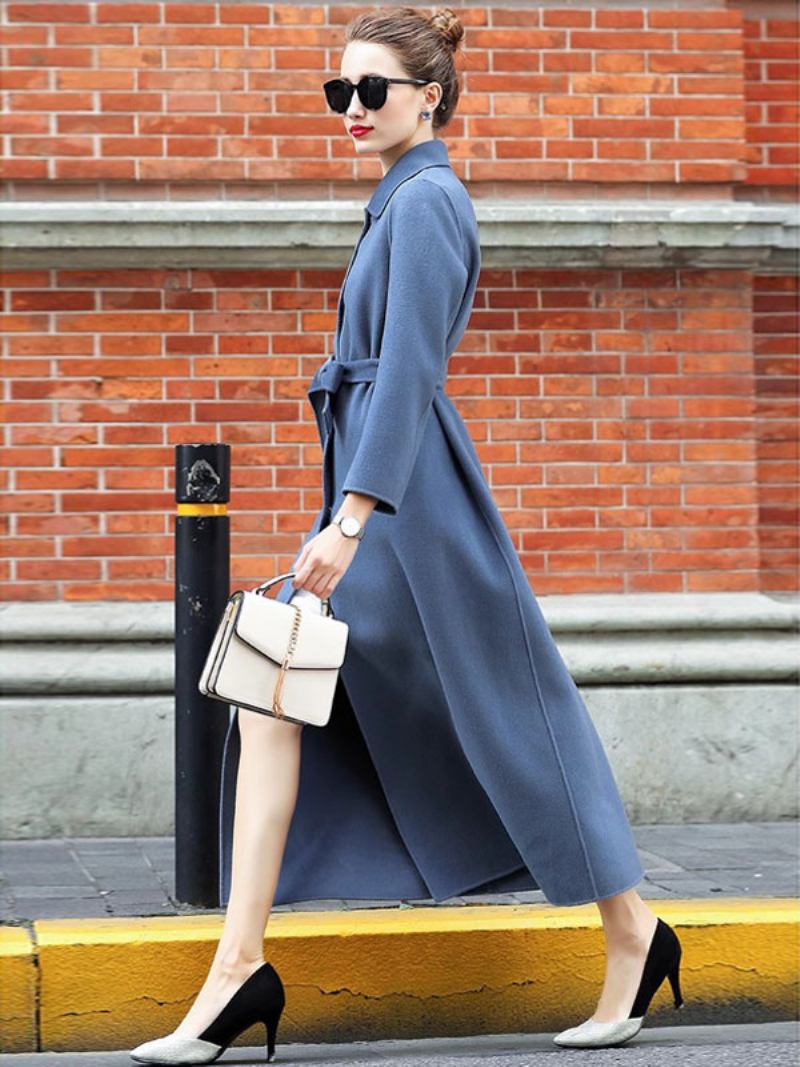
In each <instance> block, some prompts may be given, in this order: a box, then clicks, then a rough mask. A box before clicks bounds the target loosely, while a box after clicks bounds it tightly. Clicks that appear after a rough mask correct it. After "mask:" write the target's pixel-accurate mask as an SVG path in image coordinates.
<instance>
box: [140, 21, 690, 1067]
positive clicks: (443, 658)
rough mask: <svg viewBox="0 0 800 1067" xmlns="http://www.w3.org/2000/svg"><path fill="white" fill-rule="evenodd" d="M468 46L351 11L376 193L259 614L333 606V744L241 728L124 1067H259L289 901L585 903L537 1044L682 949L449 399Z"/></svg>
mask: <svg viewBox="0 0 800 1067" xmlns="http://www.w3.org/2000/svg"><path fill="white" fill-rule="evenodd" d="M462 35H463V29H462V27H461V24H460V22H459V21H458V19H457V18H456V17H455V15H454V14H453V12H452V11H451V10H450V9H449V8H445V9H442V10H440V11H438V12H437V13H436V14H435V15H434V17H433V18H432V19H428V18H427V17H425V16H423V15H420V14H418V13H417V12H415V11H414V10H413V9H410V8H400V9H396V8H395V9H387V10H385V11H377V12H369V13H366V14H362V15H360V16H359V17H358V18H356V19H355V20H354V21H353V22H352V23H351V24H350V25H349V26H348V28H347V37H346V48H345V51H344V54H343V58H342V69H341V78H340V79H333V80H332V81H330V82H328V83H326V85H325V92H326V97H327V101H328V103H329V105H330V106H331V107H332V108H333V109H334V110H335V111H337V112H339V113H341V114H342V121H343V123H344V126H345V129H346V130H347V132H348V135H349V136H350V137H351V138H352V141H353V146H354V150H355V151H356V152H357V153H359V154H361V155H365V154H369V153H373V152H374V153H377V154H378V156H379V158H380V160H381V164H382V168H383V178H382V180H381V182H380V183H379V184H378V186H377V188H376V190H375V192H374V193H373V196H372V197H371V199H370V201H369V203H368V205H367V207H366V209H365V225H364V229H363V231H362V234H361V236H360V237H359V241H358V243H357V245H356V248H355V251H354V253H353V257H352V259H351V262H350V265H349V266H348V269H347V273H346V275H345V280H344V283H343V286H342V293H341V295H340V301H339V308H338V314H337V326H336V339H335V344H334V353H333V356H332V357H331V358H330V359H329V360H327V361H326V362H325V363H324V364H323V366H322V367H321V368H320V369H319V370H318V371H317V373H316V375H315V376H314V380H313V381H312V384H311V387H310V388H309V398H310V400H311V403H312V406H313V408H314V413H315V416H316V419H317V425H318V429H319V432H320V439H321V441H322V443H323V445H324V462H323V484H324V504H323V507H322V510H321V511H320V514H319V515H318V516H317V519H316V521H315V523H314V526H313V527H312V530H311V532H310V534H309V535H308V537H307V539H306V541H305V543H304V546H303V548H302V551H301V552H300V554H299V556H298V557H297V559H296V561H295V563H294V566H293V570H294V571H295V572H296V573H295V577H294V581H293V583H292V584H289V583H284V585H283V586H282V587H281V589H280V592H279V594H278V599H280V600H284V601H286V600H288V599H290V598H291V597H295V598H296V599H297V603H298V604H299V605H300V606H301V607H303V608H304V609H305V610H318V609H319V606H320V599H321V598H329V597H330V598H331V604H332V606H333V607H334V613H335V614H336V615H337V616H338V617H340V618H343V619H345V620H346V621H347V622H348V624H349V627H350V630H349V635H348V647H347V654H346V657H345V663H344V664H343V666H342V668H341V671H340V679H339V680H340V685H338V686H337V693H336V700H335V705H334V711H333V714H332V716H331V720H330V722H329V723H328V725H327V726H326V727H325V728H324V729H317V730H312V731H305V733H303V738H304V741H303V760H302V775H301V760H300V738H301V732H302V726H299V725H297V724H294V723H289V722H285V721H280V720H277V719H274V718H271V717H269V716H265V715H259V714H258V713H254V712H251V711H249V710H247V709H236V711H235V713H234V718H233V719H232V721H231V728H230V730H229V734H228V740H227V742H226V764H225V775H224V790H223V792H224V794H225V798H226V799H225V803H223V813H222V828H223V853H224V854H225V858H224V863H223V879H222V894H221V895H222V897H223V900H226V899H227V912H226V917H225V925H224V929H223V933H222V936H221V939H220V942H219V946H218V948H217V952H216V956H215V958H214V961H213V963H212V966H211V969H210V972H209V975H208V977H207V979H206V982H205V984H204V985H203V988H202V989H201V990H200V993H199V995H198V997H197V999H196V1001H195V1003H194V1004H193V1006H192V1008H191V1010H190V1011H189V1013H188V1014H187V1016H186V1017H185V1019H184V1020H183V1022H182V1023H181V1024H180V1026H179V1027H178V1028H177V1030H175V1031H174V1033H173V1034H171V1035H169V1036H167V1037H166V1038H162V1039H160V1040H157V1041H151V1042H147V1043H146V1044H144V1045H141V1046H139V1047H138V1048H137V1049H134V1050H133V1053H132V1055H133V1056H134V1058H135V1059H137V1060H140V1061H142V1062H146V1063H206V1062H210V1061H211V1060H212V1059H214V1058H216V1056H217V1055H219V1054H220V1052H221V1051H222V1048H224V1047H226V1046H227V1044H228V1043H230V1041H232V1040H233V1039H234V1038H235V1037H236V1036H237V1035H238V1034H239V1033H241V1032H242V1031H243V1030H244V1029H245V1028H246V1027H247V1026H248V1025H251V1024H252V1023H253V1022H255V1021H259V1020H260V1021H263V1022H264V1023H265V1024H266V1025H267V1032H268V1056H269V1057H270V1058H271V1054H272V1049H273V1048H274V1038H275V1029H276V1026H277V1020H278V1017H279V1015H280V1009H281V1008H282V1006H283V989H282V986H281V984H280V979H279V978H278V976H277V974H276V973H275V971H274V969H273V968H272V967H271V965H270V964H269V963H265V962H264V959H263V935H264V929H265V926H266V922H267V919H268V916H269V913H270V909H271V907H272V905H273V904H274V903H284V902H288V901H297V900H305V899H320V898H327V897H361V898H363V897H371V898H376V899H395V900H396V899H401V898H409V897H411V898H415V897H430V896H433V897H434V898H435V899H436V900H444V899H447V898H448V897H450V896H454V895H469V894H470V893H476V892H486V891H489V890H492V891H495V892H498V891H500V892H502V891H504V890H514V889H517V890H519V889H528V888H538V887H541V889H542V891H543V892H544V894H545V896H546V897H547V899H548V901H549V902H550V903H554V904H582V903H587V902H589V901H596V903H597V906H598V908H599V910H600V914H601V917H602V922H603V930H604V934H605V942H606V948H607V958H606V972H605V982H604V985H603V989H602V992H601V994H600V998H599V1001H598V1004H597V1008H596V1009H595V1012H594V1014H593V1015H592V1016H591V1018H590V1019H587V1020H586V1021H585V1022H583V1023H582V1024H581V1025H579V1026H576V1027H572V1028H570V1029H569V1030H565V1031H563V1032H562V1033H561V1034H558V1035H557V1036H556V1037H555V1039H554V1040H555V1041H556V1043H557V1044H559V1045H573V1046H579V1045H583V1046H588V1045H591V1046H602V1045H612V1044H619V1043H621V1042H622V1041H626V1040H628V1039H629V1038H630V1037H632V1036H634V1035H635V1034H636V1033H637V1032H638V1030H639V1029H640V1027H641V1024H642V1019H643V1016H644V1014H645V1012H646V1010H647V1007H648V1004H649V1002H650V998H651V997H652V995H653V993H654V992H655V991H656V989H657V988H658V987H659V986H660V985H661V983H662V982H663V980H664V978H665V977H669V978H670V982H671V983H672V988H673V993H674V996H675V1002H676V1006H679V1001H680V991H679V986H678V964H679V959H680V943H679V941H678V939H677V937H676V935H675V933H674V931H673V930H672V928H671V927H669V926H668V925H667V924H666V923H664V922H663V921H662V920H661V919H659V918H658V917H657V916H656V915H655V914H654V913H653V912H652V911H651V909H650V908H649V906H648V905H647V904H646V903H645V902H644V901H643V900H642V898H641V897H640V896H639V894H638V893H637V892H636V890H635V888H634V886H635V885H636V884H637V883H638V882H639V881H640V880H641V878H642V877H643V874H644V872H643V869H642V866H641V863H640V860H639V857H638V853H637V851H636V847H635V843H634V840H633V836H632V833H631V830H630V826H629V824H628V821H627V818H626V815H625V812H624V809H623V806H622V803H621V800H620V797H619V794H618V792H617V788H616V784H615V781H614V778H613V775H612V772H611V768H610V766H609V764H608V761H607V758H606V756H605V753H604V751H603V749H602V746H601V743H600V740H599V737H598V735H597V732H596V730H595V728H594V726H593V724H592V722H591V719H590V718H589V715H588V712H587V710H586V707H585V705H584V704H583V701H582V699H581V697H580V694H579V693H578V690H577V687H576V686H575V684H574V682H573V681H572V679H571V677H570V675H569V672H568V670H567V668H566V665H565V664H564V661H563V659H562V658H561V656H560V654H559V652H558V649H557V648H556V646H555V644H554V642H553V640H552V636H551V634H550V632H549V630H548V628H547V626H546V624H545V622H544V619H543V616H542V614H541V611H540V610H539V607H538V604H537V602H536V599H535V597H534V595H533V594H532V592H531V589H530V586H529V584H528V581H527V578H526V576H525V574H524V572H523V570H522V567H521V564H520V562H519V560H518V558H517V556H516V552H515V550H514V546H513V543H512V541H511V539H510V537H509V535H508V532H507V530H506V528H505V525H504V523H503V520H502V518H501V517H500V515H499V512H498V510H497V508H496V506H495V504H494V501H493V499H492V496H491V493H490V491H489V488H488V486H487V484H486V481H485V479H484V477H483V473H482V469H481V465H480V462H479V460H478V457H477V453H476V452H475V449H474V446H473V444H472V440H471V438H470V435H469V433H468V431H467V429H466V426H465V424H464V423H463V421H462V419H461V417H460V415H459V413H458V411H457V410H456V408H455V406H454V404H453V403H452V402H451V401H450V399H449V398H448V397H447V396H446V394H445V392H444V381H445V378H446V368H447V361H448V360H449V357H450V355H451V353H452V351H453V350H454V348H455V347H456V345H457V344H458V342H459V341H460V339H461V337H462V335H463V333H464V331H465V329H466V325H467V321H468V319H469V317H470V313H471V309H472V301H473V296H474V293H475V288H476V285H477V280H478V273H479V270H480V248H479V242H478V232H477V224H476V221H475V215H474V211H473V209H472V204H471V202H470V200H469V196H468V194H467V192H466V189H465V188H464V186H463V184H462V183H461V182H460V180H459V179H458V178H457V177H456V175H455V174H454V172H453V170H452V168H451V167H450V163H449V159H448V154H447V149H446V147H445V146H444V144H443V142H442V141H439V140H437V139H436V138H434V136H433V130H434V129H438V128H441V127H442V126H444V125H445V124H446V123H447V122H448V121H449V119H450V117H451V116H452V114H453V112H454V109H455V105H456V102H457V100H458V85H457V79H456V72H455V67H454V61H453V57H454V52H455V50H456V47H457V45H458V42H459V40H460V39H461V37H462ZM379 365H380V369H378V367H379ZM336 504H338V506H337V507H334V505H336ZM331 516H333V517H332V519H331ZM367 526H369V530H367V529H366V528H367ZM265 782H266V783H268V788H265V784H264V783H265ZM234 789H235V795H234V793H233V790H234ZM453 797H457V798H458V799H457V803H455V804H454V803H453ZM234 801H235V805H234ZM234 806H235V819H233V818H232V815H231V812H232V810H233V808H234ZM231 841H232V844H231ZM534 873H535V875H536V880H535V879H534V878H533V874H534Z"/></svg>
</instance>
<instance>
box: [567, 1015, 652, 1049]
mask: <svg viewBox="0 0 800 1067" xmlns="http://www.w3.org/2000/svg"><path fill="white" fill-rule="evenodd" d="M641 1028H642V1019H620V1020H618V1021H617V1022H613V1023H599V1022H596V1021H595V1020H594V1019H587V1020H586V1021H585V1022H582V1023H581V1024H580V1026H571V1027H570V1028H569V1030H562V1031H561V1033H560V1034H556V1036H555V1037H554V1038H553V1041H554V1042H555V1044H556V1045H564V1046H568V1047H571V1048H604V1047H606V1046H608V1045H621V1044H622V1042H623V1041H629V1040H630V1039H631V1038H632V1037H635V1036H636V1034H638V1033H639V1031H640V1030H641Z"/></svg>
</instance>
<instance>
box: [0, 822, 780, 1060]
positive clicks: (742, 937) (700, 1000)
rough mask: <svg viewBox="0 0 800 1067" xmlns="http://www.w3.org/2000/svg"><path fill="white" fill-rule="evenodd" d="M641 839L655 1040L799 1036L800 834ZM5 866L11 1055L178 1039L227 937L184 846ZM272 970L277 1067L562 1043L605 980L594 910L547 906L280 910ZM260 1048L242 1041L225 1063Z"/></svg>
mask: <svg viewBox="0 0 800 1067" xmlns="http://www.w3.org/2000/svg"><path fill="white" fill-rule="evenodd" d="M634 834H635V836H636V841H637V844H638V847H639V850H640V854H641V857H642V862H643V865H644V867H645V872H646V875H645V879H644V881H643V882H642V883H641V884H640V886H639V887H638V889H639V891H640V893H641V895H642V896H643V897H644V898H646V899H650V900H652V901H654V902H655V903H654V904H653V909H654V910H655V911H656V913H657V914H659V915H660V916H661V917H662V918H663V919H664V920H665V921H666V922H668V923H670V924H671V925H672V926H673V927H674V928H675V929H676V930H677V931H678V933H679V936H680V938H681V942H682V945H683V958H682V964H681V968H682V969H681V975H682V977H681V984H682V992H683V996H684V1000H685V1005H684V1008H683V1009H682V1010H681V1011H680V1012H676V1011H675V1009H674V1006H673V1002H672V996H671V993H670V991H669V988H668V984H667V983H666V982H665V983H664V985H663V986H662V987H661V988H660V989H659V991H658V992H657V994H656V996H655V998H654V1001H653V1004H652V1005H651V1008H650V1011H649V1012H648V1025H649V1026H650V1027H664V1026H666V1027H677V1028H679V1029H680V1028H681V1027H684V1026H687V1027H698V1026H707V1025H710V1024H713V1025H718V1026H724V1025H726V1024H741V1023H768V1022H777V1021H786V1020H792V1019H796V1018H797V1015H798V989H799V988H800V981H799V978H800V976H799V975H798V948H797V945H798V931H799V930H800V901H798V896H800V886H799V885H798V882H799V880H800V876H799V874H798V851H799V850H798V824H797V823H795V822H789V821H786V822H770V823H745V824H710V825H709V824H703V825H700V824H695V825H679V826H667V825H650V826H635V827H634ZM0 854H1V856H2V881H1V882H0V890H1V891H2V923H3V925H2V926H0V987H2V989H3V1000H4V1008H3V1016H4V1026H3V1042H2V1045H1V1046H0V1050H1V1051H3V1052H8V1053H28V1052H30V1053H34V1052H39V1051H48V1052H79V1051H80V1052H90V1051H94V1052H102V1051H104V1050H108V1051H109V1052H110V1051H111V1050H114V1049H125V1048H130V1047H133V1045H136V1044H138V1043H139V1042H140V1041H144V1040H148V1039H150V1038H152V1037H157V1036H160V1035H163V1034H165V1033H169V1032H171V1030H172V1029H174V1027H175V1026H177V1024H178V1022H179V1021H180V1020H181V1018H182V1017H183V1016H184V1015H185V1013H186V1010H187V1008H188V1006H189V1005H190V1004H191V1002H192V1001H193V999H194V997H195V996H196V994H197V990H198V989H199V987H200V985H202V982H203V979H204V977H205V974H206V971H207V969H208V965H209V963H210V961H211V958H212V956H213V954H214V951H215V948H216V944H217V942H218V940H219V936H220V932H221V929H222V924H223V921H224V912H223V910H222V909H219V908H211V909H201V908H194V907H190V906H187V905H183V904H179V903H177V902H176V901H175V899H174V895H173V894H174V888H173V886H174V873H173V870H172V867H173V856H174V842H173V840H172V839H171V838H134V839H116V838H115V839H98V838H93V839H88V838H69V839H64V840H55V841H16V842H13V841H6V842H4V843H3V844H2V847H1V849H0ZM265 956H266V958H267V959H270V960H272V961H273V962H274V964H275V966H276V967H277V969H278V971H279V973H280V974H281V977H282V979H283V982H284V986H285V988H286V994H287V1011H285V1013H284V1017H283V1019H282V1022H281V1027H280V1030H279V1035H278V1043H279V1045H280V1044H283V1046H284V1057H283V1058H284V1059H285V1058H291V1056H292V1053H291V1048H292V1046H293V1045H298V1044H310V1043H314V1044H323V1045H326V1044H330V1045H335V1046H340V1045H341V1043H343V1042H354V1041H356V1042H374V1041H381V1040H386V1039H393V1040H410V1039H418V1040H420V1039H427V1038H439V1039H441V1038H450V1037H454V1038H455V1037H466V1036H468V1035H486V1034H495V1035H508V1034H521V1033H522V1034H543V1033H548V1034H550V1033H554V1032H556V1031H558V1030H561V1029H564V1028H565V1027H567V1026H570V1025H574V1024H575V1021H576V1020H581V1019H583V1018H586V1017H588V1016H589V1015H590V1014H591V1012H592V1010H593V1008H594V1007H595V1005H596V1000H597V995H598V991H599V989H600V987H601V985H602V980H603V969H604V961H605V952H604V946H603V935H602V924H601V920H600V915H599V911H598V909H597V907H596V906H595V905H594V904H585V905H578V906H575V907H571V908H568V907H555V906H552V905H550V904H548V903H547V902H546V900H545V899H544V896H543V894H542V893H541V892H539V891H536V892H532V893H517V894H508V895H502V896H496V895H495V896H482V897H473V898H469V897H456V898H453V899H451V900H447V901H442V902H441V903H438V904H437V903H435V902H434V901H431V900H414V901H408V900H405V901H372V900H344V901H338V900H337V901H311V902H304V903H299V904H294V905H282V906H278V907H275V908H274V909H273V913H272V915H271V916H270V919H269V922H268V924H267V930H266V941H265ZM289 1006H291V1010H289ZM262 1035H263V1028H261V1030H260V1031H259V1028H258V1027H256V1028H254V1029H251V1030H250V1031H248V1032H247V1033H246V1034H243V1035H242V1038H241V1039H240V1041H239V1044H237V1045H236V1046H235V1048H236V1051H235V1052H234V1051H233V1050H232V1056H233V1057H234V1058H235V1057H236V1056H237V1054H238V1051H239V1046H240V1045H241V1046H252V1045H253V1044H254V1043H256V1042H258V1041H259V1040H261V1038H262ZM562 1051H563V1050H562ZM261 1056H262V1057H263V1046H262V1053H261Z"/></svg>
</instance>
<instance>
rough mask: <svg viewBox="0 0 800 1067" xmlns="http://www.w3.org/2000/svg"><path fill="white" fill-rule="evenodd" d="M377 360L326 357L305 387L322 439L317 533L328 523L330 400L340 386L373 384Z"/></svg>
mask: <svg viewBox="0 0 800 1067" xmlns="http://www.w3.org/2000/svg"><path fill="white" fill-rule="evenodd" d="M379 363H380V359H379V358H378V357H370V358H368V359H350V360H339V359H334V358H333V356H329V357H328V359H326V360H325V362H324V363H323V364H322V366H320V367H318V368H317V372H316V374H315V375H314V377H313V378H312V379H311V384H310V385H309V387H308V391H307V394H308V398H309V400H310V401H311V406H312V407H313V409H314V415H315V416H316V420H317V427H318V428H319V434H320V438H321V439H322V484H323V508H324V509H325V516H324V519H323V522H322V524H321V525H320V529H322V526H324V525H326V524H327V523H328V522H329V521H330V512H331V507H332V505H333V499H332V497H333V471H332V467H333V429H334V425H333V411H332V410H331V398H332V396H333V395H334V394H335V393H336V392H338V390H339V387H340V386H341V385H342V383H343V382H374V381H375V378H376V376H377V373H378V364H379Z"/></svg>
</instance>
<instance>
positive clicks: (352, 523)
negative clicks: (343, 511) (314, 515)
mask: <svg viewBox="0 0 800 1067" xmlns="http://www.w3.org/2000/svg"><path fill="white" fill-rule="evenodd" d="M340 525H341V527H342V530H343V532H344V533H346V534H347V536H348V537H355V535H356V534H357V533H358V531H359V530H360V529H361V523H360V522H359V521H358V519H357V518H356V517H355V515H345V516H344V517H343V518H342V521H341V523H340Z"/></svg>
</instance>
